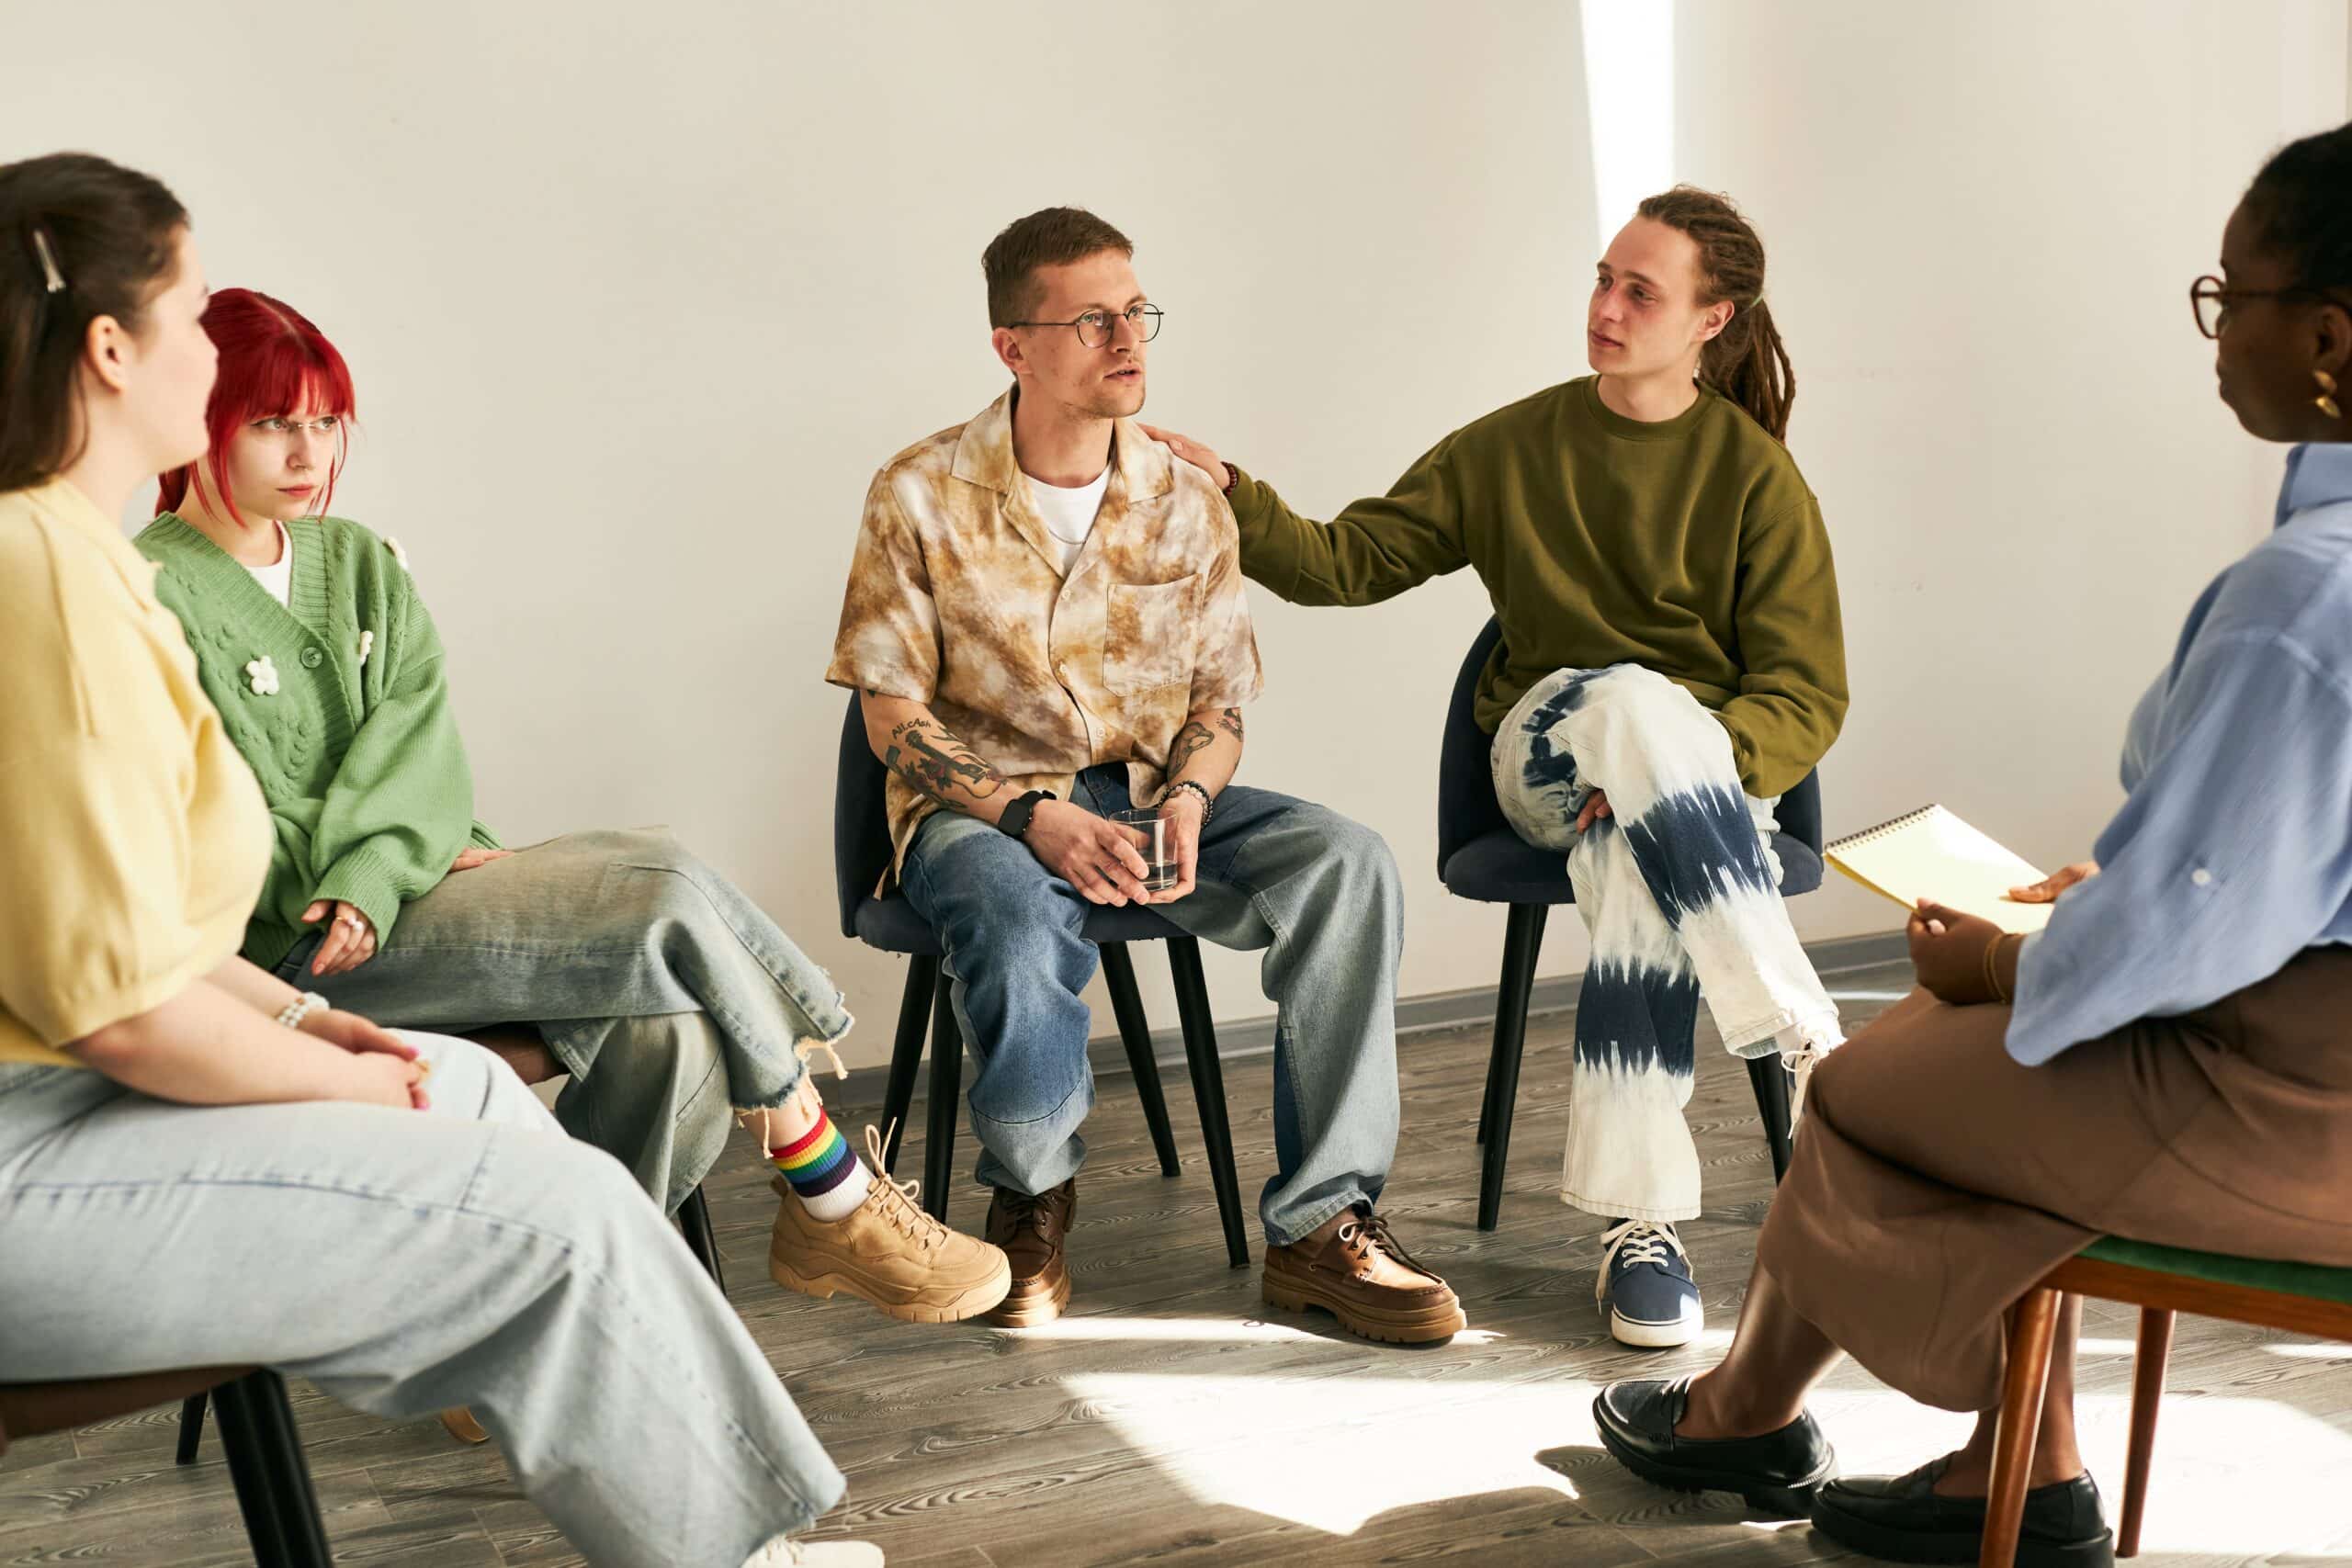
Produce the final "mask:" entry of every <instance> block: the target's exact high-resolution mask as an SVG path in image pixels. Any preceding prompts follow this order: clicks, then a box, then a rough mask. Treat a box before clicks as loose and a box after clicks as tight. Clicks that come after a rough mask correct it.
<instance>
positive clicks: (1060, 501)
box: [1022, 463, 1111, 576]
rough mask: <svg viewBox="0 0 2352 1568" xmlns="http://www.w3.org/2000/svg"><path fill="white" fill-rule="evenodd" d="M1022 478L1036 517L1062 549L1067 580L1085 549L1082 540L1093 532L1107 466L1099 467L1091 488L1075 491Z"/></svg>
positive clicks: (1106, 482) (1107, 485) (1108, 473)
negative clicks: (1034, 501) (1025, 480)
mask: <svg viewBox="0 0 2352 1568" xmlns="http://www.w3.org/2000/svg"><path fill="white" fill-rule="evenodd" d="M1022 478H1023V479H1028V480H1029V493H1030V494H1031V495H1033V496H1035V497H1036V499H1037V515H1038V516H1040V517H1042V518H1044V519H1045V520H1046V533H1048V534H1051V535H1052V536H1054V543H1056V544H1057V545H1059V546H1060V547H1062V572H1063V575H1065V576H1067V575H1069V569H1070V567H1071V566H1072V565H1073V564H1075V563H1076V562H1077V560H1078V552H1079V551H1080V550H1082V549H1084V548H1085V547H1086V536H1088V535H1089V534H1091V533H1092V532H1094V514H1095V513H1098V512H1100V511H1102V510H1103V491H1105V490H1107V489H1109V488H1110V485H1111V465H1110V464H1108V463H1105V464H1103V471H1102V472H1101V473H1099V474H1097V475H1095V476H1094V482H1093V483H1092V484H1084V485H1080V486H1079V487H1078V488H1077V489H1075V490H1068V489H1064V488H1063V487H1062V486H1060V485H1049V484H1047V483H1046V482H1045V480H1043V479H1036V478H1034V477H1032V476H1030V475H1027V474H1023V476H1022Z"/></svg>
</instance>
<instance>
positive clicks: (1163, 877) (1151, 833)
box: [1111, 811, 1176, 893]
mask: <svg viewBox="0 0 2352 1568" xmlns="http://www.w3.org/2000/svg"><path fill="white" fill-rule="evenodd" d="M1111 820H1112V821H1114V822H1115V823H1117V824H1118V825H1119V826H1120V827H1122V828H1124V829H1126V830H1127V832H1128V833H1129V834H1130V835H1131V836H1132V837H1133V838H1134V839H1135V841H1136V851H1137V852H1139V853H1140V854H1141V855H1142V856H1143V863H1144V864H1145V865H1146V866H1147V867H1148V871H1147V872H1146V873H1145V874H1144V879H1143V885H1144V887H1145V890H1146V891H1148V892H1152V893H1165V892H1167V891H1168V890H1169V889H1170V888H1171V887H1173V886H1176V846H1175V844H1174V843H1173V842H1172V841H1171V840H1170V836H1169V832H1168V819H1167V818H1164V817H1162V816H1160V814H1159V812H1157V811H1122V812H1119V813H1117V814H1116V815H1114V817H1112V818H1111Z"/></svg>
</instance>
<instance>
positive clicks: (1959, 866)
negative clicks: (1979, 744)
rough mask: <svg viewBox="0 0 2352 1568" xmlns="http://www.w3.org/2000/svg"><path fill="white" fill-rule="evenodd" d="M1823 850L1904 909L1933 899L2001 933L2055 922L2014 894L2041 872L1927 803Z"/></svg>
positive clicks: (1828, 858) (2037, 906)
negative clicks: (1988, 923)
mask: <svg viewBox="0 0 2352 1568" xmlns="http://www.w3.org/2000/svg"><path fill="white" fill-rule="evenodd" d="M1821 853H1822V858H1823V859H1824V860H1826V861H1827V862H1828V863H1830V864H1831V865H1834V866H1836V867H1837V868H1838V870H1839V871H1842V872H1844V873H1845V874H1847V875H1848V876H1850V877H1852V878H1853V879H1854V880H1855V881H1857V882H1859V883H1860V884H1861V885H1862V886H1865V887H1867V888H1869V889H1870V890H1871V892H1873V893H1876V894H1879V895H1880V896H1882V897H1887V898H1892V899H1894V901H1895V902H1896V903H1898V904H1900V905H1902V906H1903V907H1904V908H1906V909H1907V908H1916V907H1917V904H1918V902H1919V900H1920V899H1922V898H1932V899H1934V900H1935V901H1936V902H1937V903H1939V904H1948V905H1950V906H1951V908H1955V909H1959V910H1962V911H1964V912H1965V913H1968V914H1971V915H1982V916H1984V917H1985V919H1988V920H1990V921H1992V922H1993V923H1994V924H1995V925H1996V926H1999V927H2000V928H2001V929H2002V930H2003V931H2040V930H2041V928H2042V927H2043V926H2045V925H2047V924H2049V923H2050V910H2051V908H2052V906H2050V905H2048V904H2020V903H2018V902H2017V901H2016V900H2015V899H2013V898H2011V897H2009V889H2010V888H2012V887H2022V886H2025V885H2026V884H2027V883H2030V882H2039V881H2041V877H2042V874H2041V872H2039V871H2037V870H2035V869H2034V868H2033V867H2032V866H2031V865H2030V864H2029V863H2027V862H2026V861H2024V860H2022V859H2020V858H2019V857H2018V856H2017V855H2015V854H2013V853H2011V852H2009V851H2007V850H2006V849H2004V848H2003V847H2002V846H2001V845H2000V844H1998V843H1996V841H1995V840H1992V839H1989V838H1987V837H1986V836H1985V835H1984V834H1983V833H1980V832H1978V831H1977V830H1976V829H1973V828H1972V827H1970V826H1969V825H1968V824H1967V823H1965V822H1963V821H1962V820H1961V819H1960V818H1958V817H1956V816H1954V815H1953V814H1952V813H1951V812H1949V811H1947V810H1945V809H1944V808H1943V807H1940V806H1923V807H1920V808H1919V809H1918V810H1917V811H1911V812H1906V813H1905V814H1904V815H1903V816H1901V817H1898V818H1895V819H1894V821H1892V822H1882V823H1880V824H1879V825H1878V826H1877V827H1875V828H1866V829H1863V830H1862V831H1860V832H1859V833H1852V834H1849V835H1848V836H1847V837H1845V838H1842V839H1838V840H1832V841H1831V842H1829V843H1828V844H1826V845H1824V846H1823V848H1822V852H1821Z"/></svg>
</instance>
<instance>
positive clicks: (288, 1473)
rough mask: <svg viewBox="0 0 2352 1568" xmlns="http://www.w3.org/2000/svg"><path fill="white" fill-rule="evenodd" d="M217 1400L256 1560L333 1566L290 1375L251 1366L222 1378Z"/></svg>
mask: <svg viewBox="0 0 2352 1568" xmlns="http://www.w3.org/2000/svg"><path fill="white" fill-rule="evenodd" d="M214 1403H215V1404H217V1405H218V1407H219V1410H220V1447H221V1449H222V1450H223V1451H224V1452H225V1453H226V1454H227V1455H228V1458H229V1476H230V1479H231V1481H232V1483H233V1484H234V1485H235V1487H236V1490H237V1507H238V1510H239V1512H241V1513H242V1514H243V1516H244V1520H245V1533H246V1535H247V1536H248V1537H249V1538H250V1539H251V1540H252V1542H253V1548H254V1561H255V1562H257V1563H259V1564H260V1565H261V1568H331V1564H332V1563H333V1562H334V1557H333V1555H332V1554H331V1553H330V1552H329V1551H328V1550H327V1540H326V1529H325V1527H324V1525H323V1524H322V1523H321V1521H320V1518H319V1500H318V1497H317V1495H316V1494H315V1493H313V1492H312V1491H311V1469H310V1466H309V1464H308V1463H307V1462H306V1461H304V1460H303V1457H302V1444H301V1438H300V1434H299V1433H298V1432H297V1431H296V1430H295V1427H294V1412H293V1410H292V1408H291V1407H290V1406H289V1405H288V1404H287V1402H286V1384H285V1383H284V1382H283V1381H281V1380H280V1379H279V1378H278V1376H277V1373H276V1372H271V1371H258V1372H251V1373H248V1374H247V1375H245V1376H244V1377H242V1378H239V1379H237V1380H236V1381H235V1382H228V1383H223V1384H221V1385H220V1390H219V1391H218V1397H217V1398H216V1400H215V1401H214Z"/></svg>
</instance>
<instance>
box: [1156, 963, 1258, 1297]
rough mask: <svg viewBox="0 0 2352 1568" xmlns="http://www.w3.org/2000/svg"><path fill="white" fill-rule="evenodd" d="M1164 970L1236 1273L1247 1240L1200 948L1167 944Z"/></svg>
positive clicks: (1246, 1261)
mask: <svg viewBox="0 0 2352 1568" xmlns="http://www.w3.org/2000/svg"><path fill="white" fill-rule="evenodd" d="M1168 967H1169V968H1170V970H1171V971H1172V972H1173V973H1174V975H1175V977H1176V1017H1177V1021H1178V1022H1179V1023H1181V1024H1182V1027H1183V1031H1184V1059H1185V1062H1186V1063H1187V1064H1188V1065H1189V1066H1191V1068H1192V1072H1193V1099H1194V1100H1197V1101H1199V1103H1200V1108H1201V1142H1202V1144H1203V1145H1205V1146H1206V1148H1207V1151H1208V1156H1209V1179H1210V1180H1211V1182H1213V1183H1214V1184H1215V1185H1216V1212H1217V1216H1218V1218H1220V1219H1222V1220H1223V1221H1224V1222H1225V1255H1226V1258H1227V1260H1229V1261H1230V1262H1231V1263H1232V1265H1233V1267H1235V1268H1236V1269H1247V1268H1248V1267H1250V1239H1249V1236H1248V1235H1247V1234H1246V1233H1245V1232H1244V1231H1243V1229H1242V1225H1241V1182H1240V1179H1239V1178H1238V1177H1237V1176H1235V1175H1234V1172H1233V1129H1232V1127H1231V1126H1230V1125H1229V1124H1228V1123H1227V1121H1226V1117H1225V1069H1224V1068H1223V1067H1222V1066H1220V1065H1219V1064H1218V1062H1217V1056H1216V1025H1215V1024H1214V1023H1213V1022H1212V1021H1211V1019H1210V1012H1209V986H1208V979H1207V977H1206V976H1204V975H1203V974H1202V973H1201V944H1200V942H1198V941H1197V940H1196V939H1194V938H1193V937H1189V936H1181V937H1170V938H1169V940H1168Z"/></svg>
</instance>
